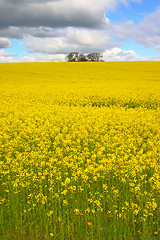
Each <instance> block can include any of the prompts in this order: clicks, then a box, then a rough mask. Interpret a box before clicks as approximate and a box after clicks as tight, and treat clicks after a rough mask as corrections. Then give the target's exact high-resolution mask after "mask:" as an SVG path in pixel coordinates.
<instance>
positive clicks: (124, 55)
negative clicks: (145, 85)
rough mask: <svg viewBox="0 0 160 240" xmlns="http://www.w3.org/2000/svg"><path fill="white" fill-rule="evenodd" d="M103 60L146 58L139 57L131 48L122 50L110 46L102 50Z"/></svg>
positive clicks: (140, 59)
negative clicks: (108, 48)
mask: <svg viewBox="0 0 160 240" xmlns="http://www.w3.org/2000/svg"><path fill="white" fill-rule="evenodd" d="M102 55H103V59H104V60H105V61H145V60H149V59H147V58H143V57H139V56H137V54H136V53H135V52H134V51H133V50H127V51H126V50H122V49H121V48H117V47H116V48H112V49H110V50H106V51H105V52H103V54H102Z"/></svg>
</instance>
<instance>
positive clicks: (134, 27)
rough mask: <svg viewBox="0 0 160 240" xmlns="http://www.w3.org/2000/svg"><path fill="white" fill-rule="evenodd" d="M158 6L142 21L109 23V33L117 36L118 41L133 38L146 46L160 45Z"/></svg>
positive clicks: (159, 10) (159, 12)
mask: <svg viewBox="0 0 160 240" xmlns="http://www.w3.org/2000/svg"><path fill="white" fill-rule="evenodd" d="M159 16H160V7H158V8H157V9H156V11H155V12H153V13H150V14H148V15H147V16H146V17H145V18H144V19H143V21H141V22H140V23H139V24H135V23H134V22H133V21H127V22H122V23H116V24H115V23H114V24H112V25H111V28H110V30H109V31H110V34H111V35H114V36H116V37H117V39H118V40H119V41H123V40H124V39H133V40H135V41H136V42H138V43H140V44H142V45H144V46H146V47H155V48H157V47H158V46H160V17H159Z"/></svg>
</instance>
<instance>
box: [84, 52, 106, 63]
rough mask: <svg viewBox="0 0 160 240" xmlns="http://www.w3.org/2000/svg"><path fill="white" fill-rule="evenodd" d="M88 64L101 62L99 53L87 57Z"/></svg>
mask: <svg viewBox="0 0 160 240" xmlns="http://www.w3.org/2000/svg"><path fill="white" fill-rule="evenodd" d="M87 59H88V61H89V62H102V56H101V55H100V53H90V54H88V55H87Z"/></svg>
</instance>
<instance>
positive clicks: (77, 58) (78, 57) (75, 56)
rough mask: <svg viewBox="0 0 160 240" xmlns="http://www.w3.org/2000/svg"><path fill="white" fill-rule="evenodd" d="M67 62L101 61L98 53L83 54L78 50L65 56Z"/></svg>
mask: <svg viewBox="0 0 160 240" xmlns="http://www.w3.org/2000/svg"><path fill="white" fill-rule="evenodd" d="M66 60H67V62H103V60H102V56H101V54H100V53H90V54H87V55H86V54H84V53H79V52H72V53H69V54H68V55H67V56H66Z"/></svg>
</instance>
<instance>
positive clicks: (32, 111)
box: [0, 62, 160, 240]
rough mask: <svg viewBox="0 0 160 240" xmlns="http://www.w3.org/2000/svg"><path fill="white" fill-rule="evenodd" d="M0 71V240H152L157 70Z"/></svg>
mask: <svg viewBox="0 0 160 240" xmlns="http://www.w3.org/2000/svg"><path fill="white" fill-rule="evenodd" d="M0 73H1V75H0V240H34V239H39V240H46V239H47V240H52V239H53V240H54V239H55V240H58V239H60V240H63V239H64V240H83V239H84V240H154V239H157V240H158V239H160V62H119V63H116V62H113V63H105V62H102V63H13V64H0Z"/></svg>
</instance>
